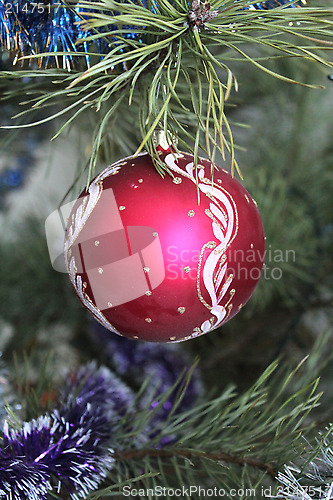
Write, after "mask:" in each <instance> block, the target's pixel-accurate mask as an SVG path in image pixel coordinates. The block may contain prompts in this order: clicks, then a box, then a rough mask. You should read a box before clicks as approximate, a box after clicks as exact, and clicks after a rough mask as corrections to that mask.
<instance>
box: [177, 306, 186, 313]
mask: <svg viewBox="0 0 333 500" xmlns="http://www.w3.org/2000/svg"><path fill="white" fill-rule="evenodd" d="M178 312H180V314H184V312H185V307H183V306H182V307H178Z"/></svg>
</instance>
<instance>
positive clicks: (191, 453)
mask: <svg viewBox="0 0 333 500" xmlns="http://www.w3.org/2000/svg"><path fill="white" fill-rule="evenodd" d="M112 456H113V458H114V459H115V460H126V461H130V460H131V459H140V458H145V457H166V458H172V457H181V458H187V459H190V460H191V459H193V458H199V459H206V460H212V461H214V462H224V463H226V464H236V465H240V466H244V465H248V466H250V467H254V468H256V469H260V470H263V471H265V472H267V473H268V474H269V475H270V476H271V477H272V478H273V479H275V478H276V476H277V474H278V471H277V469H275V466H274V464H271V463H265V462H263V461H262V460H257V459H255V458H253V457H240V456H234V455H231V454H229V453H223V452H215V453H214V452H202V451H197V450H190V449H183V450H182V449H177V448H176V449H171V450H169V449H162V450H159V449H156V448H152V449H142V450H122V451H120V452H116V453H113V455H112Z"/></svg>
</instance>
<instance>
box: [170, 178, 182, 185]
mask: <svg viewBox="0 0 333 500" xmlns="http://www.w3.org/2000/svg"><path fill="white" fill-rule="evenodd" d="M172 182H173V183H174V184H180V183H181V182H182V180H181V178H180V177H174V178H173V181H172Z"/></svg>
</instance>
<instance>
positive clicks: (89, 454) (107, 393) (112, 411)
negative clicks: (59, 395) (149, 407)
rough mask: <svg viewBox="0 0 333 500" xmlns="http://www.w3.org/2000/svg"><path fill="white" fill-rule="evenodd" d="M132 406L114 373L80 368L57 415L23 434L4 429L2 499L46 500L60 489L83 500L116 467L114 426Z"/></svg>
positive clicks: (0, 455) (0, 471)
mask: <svg viewBox="0 0 333 500" xmlns="http://www.w3.org/2000/svg"><path fill="white" fill-rule="evenodd" d="M132 405H133V394H132V392H131V391H130V390H129V389H128V388H127V387H126V386H125V384H123V383H122V382H121V381H120V380H119V379H118V378H117V377H116V376H115V375H114V374H113V373H112V372H111V371H110V370H108V369H107V368H104V367H101V368H99V369H97V368H96V366H95V364H94V363H90V364H89V365H87V366H86V367H84V368H81V369H80V370H79V371H78V372H77V374H76V376H75V378H74V379H73V378H72V380H71V383H69V382H68V383H67V384H66V388H65V390H64V391H63V401H62V403H61V405H60V407H59V408H58V409H57V410H54V411H53V412H52V413H51V414H50V415H45V416H42V417H39V418H38V419H37V420H33V421H31V422H25V423H23V424H22V427H21V428H20V429H19V430H16V429H10V428H9V427H8V424H7V423H5V425H4V429H3V436H2V447H1V448H0V498H4V499H5V498H6V499H11V500H31V499H33V500H35V499H36V500H37V499H38V500H44V499H46V497H47V494H48V492H49V491H56V492H57V491H58V490H59V489H60V487H61V488H62V490H63V491H66V492H67V494H68V495H69V496H70V498H71V499H72V500H78V499H79V498H84V497H85V496H86V495H87V494H88V493H89V492H90V491H92V490H94V489H96V488H97V487H98V485H99V484H100V482H101V481H102V480H103V478H105V476H106V474H107V471H108V470H110V468H111V467H112V463H113V459H112V457H111V451H112V450H110V444H111V443H112V433H113V430H114V426H115V425H116V422H117V420H119V418H120V417H121V415H122V414H123V413H124V412H125V411H126V410H127V409H128V408H130V407H131V406H132Z"/></svg>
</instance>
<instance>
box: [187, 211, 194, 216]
mask: <svg viewBox="0 0 333 500" xmlns="http://www.w3.org/2000/svg"><path fill="white" fill-rule="evenodd" d="M187 215H188V216H189V217H194V216H195V211H194V210H189V211H188V214H187Z"/></svg>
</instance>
